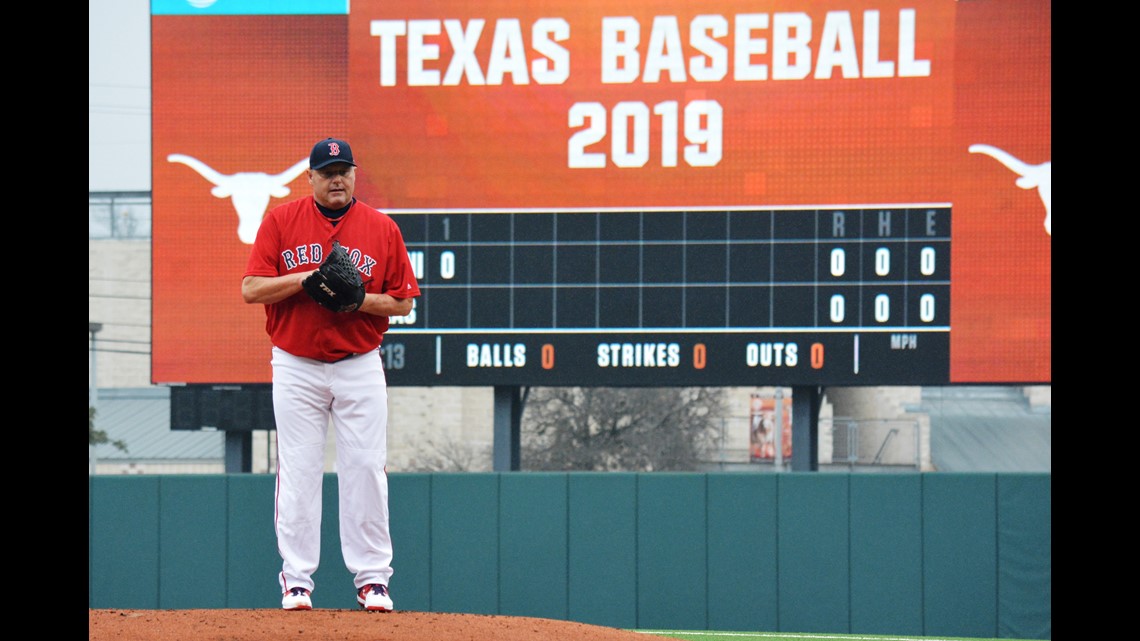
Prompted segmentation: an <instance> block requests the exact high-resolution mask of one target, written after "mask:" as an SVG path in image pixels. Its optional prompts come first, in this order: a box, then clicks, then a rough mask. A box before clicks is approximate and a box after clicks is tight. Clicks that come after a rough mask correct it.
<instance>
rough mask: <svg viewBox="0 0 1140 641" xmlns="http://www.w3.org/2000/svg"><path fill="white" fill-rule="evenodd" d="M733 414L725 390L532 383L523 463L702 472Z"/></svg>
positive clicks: (570, 467)
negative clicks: (705, 459)
mask: <svg viewBox="0 0 1140 641" xmlns="http://www.w3.org/2000/svg"><path fill="white" fill-rule="evenodd" d="M725 414H726V412H725V400H724V390H723V389H721V388H707V387H687V388H604V387H535V388H531V389H530V393H529V396H528V398H527V403H526V410H525V412H524V413H523V418H522V424H521V435H520V436H521V443H520V450H521V452H520V458H521V467H522V469H524V470H562V471H570V470H582V471H585V470H593V471H619V470H620V471H638V472H648V471H655V470H656V471H689V470H696V469H697V466H698V464H699V463H700V461H701V460H702V456H703V454H704V453H705V452H706V451H707V450H708V449H709V447H710V445H711V444H712V439H713V438H714V437H715V435H716V434H717V426H718V425H719V420H720V417H723V416H725Z"/></svg>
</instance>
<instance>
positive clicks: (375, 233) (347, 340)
mask: <svg viewBox="0 0 1140 641" xmlns="http://www.w3.org/2000/svg"><path fill="white" fill-rule="evenodd" d="M334 240H336V241H340V244H341V245H344V248H345V250H347V251H348V255H349V257H350V258H351V259H352V260H353V262H355V263H356V268H357V269H358V270H359V271H360V276H361V278H362V279H363V280H364V290H365V291H366V292H368V293H374V294H388V295H390V296H392V297H394V298H415V297H417V296H419V295H420V287H419V283H417V282H416V277H415V274H414V273H413V272H412V264H411V261H410V260H409V259H408V250H407V247H405V245H404V237H403V235H402V234H401V233H400V228H399V227H398V226H397V225H396V221H394V220H392V218H391V217H389V216H388V215H387V214H384V213H382V212H380V211H377V210H375V209H373V208H372V207H369V206H368V205H366V204H364V203H362V202H360V201H359V200H355V201H354V202H353V204H352V206H351V207H350V208H349V210H348V211H347V212H346V213H345V214H344V215H343V216H341V217H340V219H339V221H338V222H337V224H336V225H335V226H334V225H333V224H332V221H331V220H329V219H328V218H327V217H325V216H324V214H322V213H321V212H320V210H319V209H317V204H316V200H315V199H314V198H313V197H312V196H307V197H305V198H299V199H297V200H294V201H292V202H288V203H285V204H283V205H278V206H277V207H274V208H273V209H271V210H269V212H268V213H266V214H265V217H264V218H263V219H262V221H261V227H259V228H258V230H257V238H256V240H254V242H253V250H252V251H251V252H250V255H249V263H248V264H247V265H246V268H245V274H244V276H269V277H273V276H283V275H285V274H290V273H294V272H299V271H311V270H313V269H316V268H317V267H319V266H320V264H321V261H323V260H324V257H325V256H326V255H327V253H328V252H329V250H330V249H331V248H332V243H333V241H334ZM244 276H243V278H244ZM265 317H266V318H265V331H266V332H267V333H268V334H269V338H270V340H271V341H272V343H273V344H274V345H275V346H277V347H280V348H281V349H283V350H285V351H287V352H289V353H290V354H293V355H294V356H303V357H305V358H314V359H317V360H320V361H335V360H339V359H341V358H343V357H345V356H348V355H351V354H362V353H364V352H369V351H372V350H375V349H376V348H378V347H379V346H380V343H381V341H383V339H384V332H386V331H388V317H387V316H376V315H374V314H365V313H361V312H348V313H336V312H333V311H329V310H327V309H325V308H324V307H321V306H320V305H318V304H317V303H316V302H315V301H313V299H311V298H309V296H308V294H306V293H305V292H304V291H303V290H302V291H299V292H297V293H296V294H294V295H292V296H290V297H289V298H286V299H285V300H282V301H279V302H277V303H273V304H272V305H266V306H265Z"/></svg>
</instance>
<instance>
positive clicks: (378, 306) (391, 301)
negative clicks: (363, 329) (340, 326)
mask: <svg viewBox="0 0 1140 641" xmlns="http://www.w3.org/2000/svg"><path fill="white" fill-rule="evenodd" d="M414 300H415V299H414V298H396V297H394V296H390V295H388V294H371V293H370V294H365V295H364V303H362V304H361V305H360V311H362V312H364V313H365V314H373V315H375V316H407V315H408V314H410V313H412V301H414Z"/></svg>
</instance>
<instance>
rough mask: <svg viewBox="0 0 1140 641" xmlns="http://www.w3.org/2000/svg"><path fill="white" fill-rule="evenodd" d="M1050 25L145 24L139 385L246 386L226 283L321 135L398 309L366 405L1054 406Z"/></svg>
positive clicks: (809, 18) (543, 13) (855, 20)
mask: <svg viewBox="0 0 1140 641" xmlns="http://www.w3.org/2000/svg"><path fill="white" fill-rule="evenodd" d="M195 4H198V5H201V4H204V3H195ZM1050 25H1051V15H1050V4H1049V3H1048V2H1045V3H1041V2H1039V1H1035V0H1013V1H1000V2H999V1H997V0H971V1H969V2H956V1H954V0H937V1H935V2H923V3H907V2H898V1H891V2H875V1H874V0H851V1H840V2H836V1H834V0H830V1H826V2H825V1H817V0H808V1H792V0H785V1H783V2H774V3H769V4H766V5H764V6H763V7H758V6H757V5H755V3H753V2H747V1H744V0H715V1H712V2H701V3H692V2H684V1H680V0H655V1H650V0H634V1H633V2H629V3H623V4H621V5H620V6H614V5H613V3H610V2H605V1H603V0H575V1H574V2H567V1H565V0H542V1H535V0H499V1H497V2H493V3H485V2H470V1H466V2H460V1H457V0H436V1H423V0H420V1H416V2H412V1H411V0H395V1H393V0H384V1H381V0H355V1H353V2H352V3H351V5H350V4H349V3H348V2H347V1H346V0H341V1H339V2H337V1H332V0H298V1H294V2H288V3H267V2H260V1H248V0H247V1H239V0H218V1H217V2H216V3H213V4H210V5H209V6H205V7H199V6H193V5H192V4H190V3H185V2H181V1H175V0H152V73H153V82H152V96H153V105H152V107H153V109H152V120H153V136H152V148H153V149H152V150H153V155H154V158H153V165H154V174H153V230H154V234H153V243H154V244H153V281H152V282H153V288H154V290H153V293H152V294H153V299H152V300H153V323H152V341H153V343H152V345H153V348H152V367H151V371H152V379H153V381H154V382H155V383H159V384H163V383H165V384H197V383H201V384H218V383H239V384H240V383H253V384H256V383H267V382H269V381H270V368H269V341H268V337H267V335H266V334H265V330H264V323H265V314H264V310H263V308H262V307H261V306H254V305H245V304H244V303H243V302H242V300H241V296H240V282H241V277H242V274H243V272H244V268H245V262H246V258H247V257H248V255H249V250H250V243H252V236H253V234H255V233H256V229H257V226H258V224H259V222H260V219H261V216H262V215H264V213H265V211H267V209H268V208H271V207H273V206H276V205H278V204H281V203H284V202H286V201H287V200H288V199H291V198H297V197H301V196H305V195H307V194H309V193H311V192H310V187H309V184H308V181H307V178H306V176H305V171H304V170H305V168H306V167H307V154H308V150H309V148H310V147H311V146H312V144H313V143H314V142H315V141H317V140H320V139H322V138H324V137H327V136H333V137H339V138H344V139H346V140H348V141H349V142H351V143H352V146H353V152H354V154H355V157H356V160H357V164H358V165H359V166H358V169H357V183H356V185H357V190H356V196H357V198H358V199H360V200H362V201H363V202H365V203H367V204H369V205H371V206H373V207H375V208H377V209H379V210H381V211H383V212H385V213H386V214H388V215H390V216H391V217H392V218H393V219H394V220H395V221H396V222H397V224H398V225H399V227H400V229H401V230H402V232H403V234H404V238H405V241H406V244H407V248H408V252H409V256H410V258H411V260H412V264H413V266H414V268H415V272H416V276H417V278H418V279H419V283H420V287H421V290H422V295H421V296H420V297H419V298H418V299H417V300H416V301H415V307H414V309H413V312H412V313H411V314H409V315H408V316H405V317H398V318H392V319H391V321H392V327H391V329H390V331H389V332H388V334H387V335H386V337H385V340H384V343H383V345H382V347H381V352H382V356H383V358H384V359H385V364H386V367H387V371H388V377H389V382H390V383H391V384H393V385H425V386H433V385H488V386H490V385H580V386H590V385H604V386H691V385H716V386H733V385H825V386H827V385H830V386H840V385H841V386H855V385H947V384H959V383H960V384H984V383H1006V384H1017V383H1021V384H1047V383H1050V382H1051V289H1050V278H1051V234H1052V229H1051V220H1050V202H1049V199H1050V184H1049V181H1050V164H1051V161H1050V156H1051V138H1050V132H1051V109H1050V95H1051V94H1050V91H1051V89H1050V85H1051V78H1050V70H1051V57H1050V56H1051V54H1050V51H1051V36H1050ZM1011 34H1017V37H1016V38H1012V37H1011ZM998 62H1000V64H998ZM227 291H228V292H231V294H232V295H231V296H226V295H224V293H225V292H227ZM219 293H222V295H219Z"/></svg>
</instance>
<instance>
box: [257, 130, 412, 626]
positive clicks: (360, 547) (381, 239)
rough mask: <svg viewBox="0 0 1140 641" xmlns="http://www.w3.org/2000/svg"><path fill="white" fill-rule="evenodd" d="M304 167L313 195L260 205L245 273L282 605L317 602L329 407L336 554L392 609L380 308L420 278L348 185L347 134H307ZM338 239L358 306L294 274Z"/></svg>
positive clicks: (304, 271)
mask: <svg viewBox="0 0 1140 641" xmlns="http://www.w3.org/2000/svg"><path fill="white" fill-rule="evenodd" d="M308 176H309V184H310V185H312V188H313V193H312V195H311V196H304V197H302V198H299V199H296V200H294V201H292V202H288V203H285V204H282V205H279V206H277V207H275V208H273V209H271V210H270V211H269V212H268V213H267V214H266V215H265V218H264V219H263V220H262V222H261V227H260V228H259V229H258V231H257V239H256V240H255V241H254V243H253V249H252V251H251V252H250V256H249V262H248V264H247V266H246V270H245V275H244V277H243V279H242V283H241V293H242V298H243V299H244V300H245V302H246V303H250V304H260V305H264V306H265V331H266V332H267V333H268V334H269V338H270V342H271V343H272V350H271V351H272V358H271V365H272V369H273V413H274V418H275V419H276V423H277V425H276V427H277V489H276V496H275V500H276V509H275V514H274V518H275V525H276V531H277V549H278V552H279V553H280V554H281V559H282V565H281V573H280V575H279V577H278V580H279V582H280V585H281V591H282V593H283V597H282V599H281V607H282V608H284V609H286V610H311V609H312V608H313V602H312V599H311V592H312V591H313V588H314V584H313V578H312V575H313V573H314V572H316V570H317V565H318V562H319V560H320V549H321V540H320V534H321V483H322V481H323V479H324V456H325V440H326V437H327V434H328V426H329V420H330V418H331V420H332V421H333V423H334V425H335V427H336V473H337V483H338V488H339V492H340V502H339V513H340V540H341V552H342V554H343V555H344V563H345V566H347V568H348V570H349V572H351V573H352V574H353V575H354V577H355V579H354V583H355V587H356V594H357V602H358V603H359V604H360V605H361V607H363V608H365V609H366V610H372V611H380V612H388V611H391V610H392V608H393V604H392V597H391V595H390V594H389V592H388V582H389V579H391V577H392V566H391V563H392V539H391V536H390V534H389V529H388V477H387V473H386V471H385V465H386V463H387V455H388V445H387V438H388V391H387V382H386V380H385V375H384V368H383V363H382V360H381V356H380V350H379V348H380V343H381V341H382V340H383V338H384V333H385V332H386V331H387V330H388V317H389V316H404V315H407V314H408V313H410V312H411V311H412V304H413V300H414V299H415V298H416V297H417V296H419V295H420V289H419V284H418V283H417V281H416V278H415V275H414V274H413V272H412V266H411V263H410V261H409V259H408V251H407V249H406V247H405V245H404V239H403V236H402V235H401V233H400V229H399V227H397V226H396V223H395V221H393V220H392V219H391V218H390V217H389V216H387V215H386V214H384V213H381V212H379V211H377V210H376V209H373V208H372V207H370V206H368V205H366V204H365V203H362V202H360V201H358V200H357V199H356V198H355V197H354V196H353V190H354V187H355V182H356V163H355V161H354V160H353V157H352V148H351V147H350V146H349V144H348V143H347V142H346V141H344V140H338V139H334V138H328V139H325V140H322V141H320V142H318V143H317V144H316V145H314V146H313V149H312V152H311V153H310V154H309V170H308ZM334 241H336V242H339V243H340V245H342V246H343V247H344V248H345V249H346V250H347V251H348V255H349V256H350V258H351V259H352V261H353V262H354V263H355V264H356V268H357V270H358V271H359V272H360V274H361V277H362V279H363V281H364V286H365V294H364V302H363V303H361V305H360V307H359V309H357V310H355V311H351V312H336V311H331V310H329V309H327V308H325V307H322V306H321V305H318V304H317V303H316V302H315V300H314V299H313V298H312V297H310V296H309V295H307V294H306V292H305V291H304V289H303V288H302V285H301V283H302V281H304V280H305V279H306V278H307V277H309V276H310V274H312V273H313V272H314V271H316V270H317V269H318V267H320V265H321V261H322V257H324V256H326V255H328V253H329V251H330V249H331V247H332V245H333V242H334Z"/></svg>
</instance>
